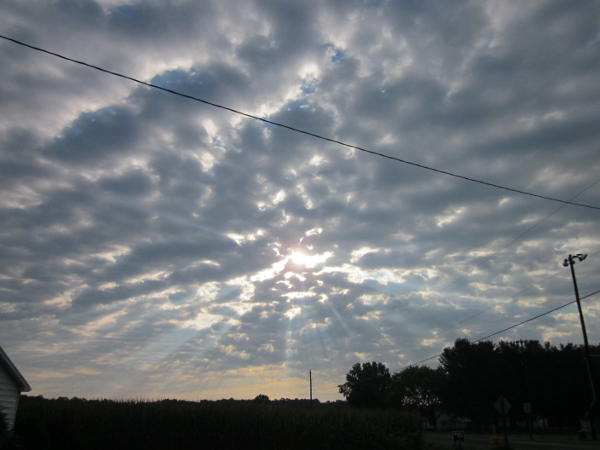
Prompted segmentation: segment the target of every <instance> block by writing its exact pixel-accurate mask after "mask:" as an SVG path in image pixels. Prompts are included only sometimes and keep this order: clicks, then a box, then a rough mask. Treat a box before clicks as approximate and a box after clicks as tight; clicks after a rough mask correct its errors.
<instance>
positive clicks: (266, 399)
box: [254, 394, 270, 403]
mask: <svg viewBox="0 0 600 450" xmlns="http://www.w3.org/2000/svg"><path fill="white" fill-rule="evenodd" d="M269 401H270V400H269V396H268V395H265V394H258V395H257V396H256V397H254V402H256V403H269Z"/></svg>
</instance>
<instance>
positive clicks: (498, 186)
mask: <svg viewBox="0 0 600 450" xmlns="http://www.w3.org/2000/svg"><path fill="white" fill-rule="evenodd" d="M0 38H2V39H4V40H6V41H10V42H13V43H15V44H17V45H21V46H23V47H27V48H29V49H32V50H36V51H38V52H42V53H46V54H48V55H51V56H55V57H57V58H60V59H63V60H66V61H70V62H72V63H75V64H80V65H82V66H86V67H89V68H91V69H95V70H99V71H100V72H104V73H107V74H109V75H113V76H116V77H119V78H124V79H126V80H130V81H133V82H134V83H138V84H141V85H143V86H147V87H150V88H153V89H158V90H161V91H164V92H167V93H169V94H173V95H177V96H179V97H183V98H186V99H189V100H193V101H196V102H200V103H203V104H205V105H209V106H212V107H214V108H219V109H223V110H226V111H229V112H232V113H234V114H238V115H241V116H244V117H247V118H249V119H254V120H258V121H260V122H263V123H267V124H269V125H273V126H276V127H279V128H285V129H287V130H289V131H293V132H295V133H300V134H304V135H306V136H311V137H314V138H316V139H320V140H323V141H326V142H331V143H333V144H338V145H341V146H343V147H347V148H351V149H354V150H358V151H360V152H364V153H369V154H371V155H375V156H379V157H381V158H386V159H389V160H392V161H395V162H399V163H402V164H406V165H409V166H413V167H418V168H420V169H424V170H429V171H431V172H436V173H440V174H443V175H447V176H450V177H454V178H459V179H462V180H465V181H470V182H472V183H478V184H482V185H484V186H488V187H491V188H495V189H501V190H505V191H509V192H513V193H516V194H521V195H527V196H530V197H535V198H539V199H543V200H548V201H552V202H558V203H562V204H565V205H571V206H579V207H582V208H588V209H595V210H600V206H595V205H589V204H586V203H578V202H573V201H569V200H563V199H560V198H556V197H550V196H547V195H542V194H536V193H533V192H528V191H524V190H521V189H516V188H512V187H509V186H504V185H501V184H496V183H491V182H489V181H484V180H480V179H477V178H472V177H468V176H465V175H460V174H458V173H455V172H450V171H448V170H443V169H437V168H435V167H431V166H427V165H425V164H421V163H417V162H414V161H409V160H406V159H402V158H399V157H396V156H392V155H388V154H386V153H382V152H378V151H375V150H369V149H367V148H364V147H360V146H358V145H354V144H348V143H346V142H344V141H340V140H338V139H334V138H330V137H327V136H323V135H321V134H318V133H313V132H311V131H307V130H304V129H301V128H296V127H294V126H292V125H288V124H285V123H282V122H276V121H273V120H269V119H267V118H264V117H260V116H256V115H254V114H250V113H246V112H243V111H240V110H237V109H234V108H231V107H229V106H224V105H220V104H218V103H214V102H211V101H209V100H205V99H202V98H199V97H195V96H193V95H189V94H185V93H183V92H179V91H176V90H173V89H169V88H166V87H162V86H159V85H156V84H153V83H148V82H146V81H142V80H138V79H137V78H134V77H131V76H129V75H124V74H122V73H119V72H115V71H112V70H108V69H105V68H103V67H100V66H96V65H93V64H89V63H87V62H84V61H81V60H77V59H74V58H70V57H68V56H65V55H62V54H60V53H56V52H52V51H50V50H46V49H44V48H41V47H36V46H34V45H31V44H27V43H25V42H23V41H19V40H17V39H14V38H12V37H9V36H4V35H1V34H0Z"/></svg>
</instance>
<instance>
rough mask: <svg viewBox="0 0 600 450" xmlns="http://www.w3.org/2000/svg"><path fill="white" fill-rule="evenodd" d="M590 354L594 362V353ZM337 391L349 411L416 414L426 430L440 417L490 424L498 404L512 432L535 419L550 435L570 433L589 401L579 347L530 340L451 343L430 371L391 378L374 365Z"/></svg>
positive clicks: (353, 373)
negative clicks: (505, 409)
mask: <svg viewBox="0 0 600 450" xmlns="http://www.w3.org/2000/svg"><path fill="white" fill-rule="evenodd" d="M591 353H592V354H595V355H599V354H600V346H591ZM596 362H597V360H596ZM595 373H596V377H597V376H598V375H599V374H600V371H598V368H596V370H595ZM596 384H598V383H597V380H596ZM339 391H340V393H342V394H343V395H344V396H345V397H346V400H347V401H348V403H349V404H350V405H352V406H357V407H363V408H398V409H403V410H407V411H413V412H418V413H419V414H420V415H421V416H422V417H423V418H425V419H427V420H429V422H430V423H431V424H435V422H436V418H437V417H439V416H440V415H441V414H443V413H444V414H447V415H449V416H454V417H462V418H468V419H470V421H471V422H470V423H471V425H472V426H473V428H476V429H477V428H480V429H481V428H485V427H488V426H490V425H492V424H494V423H497V421H498V414H497V412H496V410H495V409H494V403H495V402H496V400H497V399H498V398H499V397H500V396H503V397H504V398H505V399H507V400H508V402H509V403H510V405H511V408H510V411H509V418H510V423H511V424H512V425H513V426H514V425H515V424H517V423H525V422H527V421H532V420H536V419H537V420H538V421H541V423H543V424H544V426H548V427H550V428H573V427H578V426H579V421H580V419H582V418H583V417H584V415H585V413H586V411H587V410H588V407H589V404H590V399H591V390H590V385H589V380H588V376H587V372H586V368H585V365H584V351H583V347H582V346H579V345H573V344H566V345H563V344H561V345H559V346H555V345H551V344H549V343H544V344H541V343H540V342H538V341H533V340H529V341H522V340H520V341H502V342H499V343H497V344H494V343H492V342H489V341H485V342H476V343H475V342H470V341H468V340H466V339H459V340H457V341H456V342H455V343H454V345H453V346H452V347H448V348H445V349H444V351H443V353H442V354H441V356H440V358H439V366H438V367H437V368H430V367H427V366H409V367H407V368H405V369H403V370H401V371H399V372H397V373H394V374H391V373H390V371H389V369H388V368H387V367H386V366H385V365H384V364H382V363H379V362H375V361H373V362H366V363H362V364H360V363H357V364H355V365H354V366H353V367H352V368H351V370H350V371H349V372H348V373H347V375H346V382H345V383H343V384H341V385H339ZM527 405H528V406H527ZM595 416H598V413H597V412H596V414H595Z"/></svg>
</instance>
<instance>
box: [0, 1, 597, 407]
mask: <svg viewBox="0 0 600 450" xmlns="http://www.w3.org/2000/svg"><path fill="white" fill-rule="evenodd" d="M599 18H600V3H598V2H595V1H584V0H582V1H578V2H572V1H554V0H548V1H528V2H521V1H453V2H447V1H428V0H426V1H416V0H412V1H408V0H407V1H358V0H357V1H318V2H317V1H304V2H301V1H291V0H290V1H250V0H248V1H184V0H169V1H165V0H163V1H143V2H130V1H125V0H102V1H101V0H96V1H93V0H89V1H83V0H80V1H76V0H61V1H52V2H50V1H48V2H40V1H30V0H25V1H20V0H19V1H17V0H8V1H3V2H2V3H1V5H0V34H3V35H6V36H10V37H12V38H15V39H19V40H22V41H25V42H27V43H29V44H31V45H34V46H39V47H43V48H46V49H48V50H51V51H54V52H58V53H62V54H64V55H66V56H69V57H72V58H75V59H80V60H84V61H86V62H88V63H90V64H95V65H98V66H102V67H104V68H106V69H109V70H113V71H116V72H121V73H124V74H127V75H129V76H132V77H137V78H139V79H141V80H144V81H147V82H150V83H154V84H157V85H160V86H163V87H166V88H168V89H173V90H177V91H180V92H183V93H186V94H189V95H193V96H196V97H199V98H202V99H205V100H208V101H211V102H214V103H218V104H221V105H225V106H228V107H231V108H236V109H239V110H241V111H244V112H247V113H249V114H255V115H258V116H261V117H266V118H268V119H270V120H273V121H277V122H282V123H285V124H288V125H291V126H294V127H297V128H301V129H304V130H308V131H310V132H313V133H318V134H321V135H324V136H327V137H331V138H334V139H339V140H342V141H344V142H348V143H351V144H353V145H357V146H361V147H365V148H368V149H370V150H374V151H378V152H382V153H385V154H388V155H391V156H394V157H397V158H401V159H404V160H409V161H413V162H416V163H419V164H423V165H427V166H432V167H435V168H437V169H441V170H446V171H450V172H455V173H458V174H460V175H463V176H466V177H473V178H478V179H481V180H485V181H487V182H490V183H496V184H501V185H505V186H510V187H512V188H515V189H520V190H524V191H529V192H534V193H537V194H541V195H547V196H552V197H558V198H561V199H565V200H574V201H577V202H581V203H587V204H590V205H595V206H600V158H599V155H600V153H599V146H600V127H599V126H598V124H599V123H600V83H598V80H599V79H600V58H598V55H599V54H600V19H599ZM0 62H1V65H0V67H1V69H0V73H1V76H0V173H1V175H2V176H1V177H0V186H1V187H0V189H1V193H2V194H1V196H0V345H2V347H3V348H4V349H5V351H6V352H7V353H8V354H9V356H10V357H11V359H12V360H13V361H14V362H15V364H16V365H17V366H18V367H19V369H20V370H21V372H22V373H23V374H24V376H25V377H26V378H27V380H28V381H29V383H30V384H31V385H32V387H33V391H32V392H31V394H33V395H44V396H46V397H57V396H68V397H71V396H78V397H88V398H100V397H104V398H146V399H158V398H167V397H168V398H180V399H190V400H197V399H220V398H230V397H233V398H253V397H255V396H256V395H258V394H260V393H263V394H266V395H268V396H269V397H271V398H282V397H285V398H295V397H299V398H302V397H304V398H306V397H307V396H308V371H309V370H312V373H313V381H314V395H315V397H317V398H319V399H320V400H336V399H340V398H342V397H341V395H340V394H339V393H338V391H337V387H336V385H338V384H341V383H343V382H344V377H345V374H346V373H347V372H348V370H349V369H350V367H351V366H352V365H353V364H354V363H356V362H365V361H379V362H383V363H385V364H386V365H387V366H388V367H389V368H390V370H391V371H392V372H394V371H399V370H401V369H402V368H403V367H405V366H406V365H408V364H410V363H412V362H415V361H418V360H420V359H423V358H426V357H429V356H431V355H435V354H437V353H439V352H441V350H442V349H443V348H444V347H445V346H450V345H452V344H453V342H454V341H455V340H456V339H457V338H468V339H476V338H478V337H481V336H484V335H486V334H489V333H492V332H494V331H496V330H499V329H502V328H505V327H508V326H510V325H512V324H513V323H516V322H519V321H521V320H524V319H527V318H529V317H531V316H534V315H536V314H540V313H543V312H544V311H547V310H549V309H551V308H554V307H556V306H559V305H562V304H565V303H567V302H569V301H571V300H573V298H574V297H573V285H572V281H571V275H570V272H569V269H568V268H565V267H563V266H562V262H563V260H564V258H565V257H567V256H568V255H569V254H575V253H586V254H588V255H589V257H588V258H587V259H586V260H585V261H583V262H579V263H578V264H577V265H576V271H577V275H578V281H579V288H580V291H581V294H582V295H586V294H587V293H590V292H593V291H595V290H597V289H600V280H599V279H598V272H599V269H600V227H599V221H600V211H598V210H593V209H590V208H583V207H576V206H567V205H561V204H560V203H555V202H551V201H546V200H541V199H536V198H533V197H529V196H525V195H520V194H515V193H511V192H508V191H502V190H499V189H495V188H492V187H489V186H483V185H480V184H474V183H471V182H468V181H465V180H461V179H457V178H453V177H450V176H447V175H443V174H439V173H434V172H431V171H427V170H423V169H419V168H416V167H413V166H409V165H406V164H401V163H399V162H396V161H392V160H389V159H384V158H381V157H378V156H375V155H372V154H367V153H364V152H359V151H356V150H353V149H350V148H346V147H342V146H340V145H337V144H334V143H331V142H325V141H322V140H318V139H315V138H313V137H310V136H304V135H299V134H297V133H293V132H291V131H289V130H285V129H281V128H278V127H276V126H273V125H269V124H266V123H263V122H259V121H256V120H252V119H248V118H245V117H242V116H240V115H237V114H234V113H231V112H228V111H225V110H222V109H217V108H214V107H211V106H208V105H205V104H201V103H198V102H194V101H190V100H188V99H184V98H181V97H176V96H173V95H170V94H168V93H165V92H161V91H158V90H155V89H151V88H149V87H146V86H141V85H139V84H136V83H133V82H131V81H127V80H123V79H119V78H116V77H113V76H110V75H107V74H105V73H101V72H99V71H95V70H92V69H90V68H86V67H83V66H80V65H76V64H73V63H70V62H67V61H64V60H60V59H58V58H56V57H52V56H49V55H45V54H42V53H39V52H35V51H32V50H31V49H27V48H25V47H21V46H18V45H16V44H14V43H12V42H8V41H6V40H0ZM584 311H585V318H586V321H587V327H588V333H589V338H590V341H591V342H593V343H596V344H597V343H599V342H600V295H598V296H596V297H590V298H589V299H587V300H586V301H585V302H584ZM578 320H579V319H578V315H577V308H576V306H574V305H571V306H569V307H567V308H564V309H562V310H560V311H558V312H556V313H554V314H552V315H547V316H544V317H543V318H540V319H538V320H536V321H533V322H531V323H528V324H527V325H524V326H522V327H518V328H515V329H513V330H510V331H507V332H504V333H501V334H499V335H498V336H495V337H494V338H493V339H494V340H495V341H498V340H499V339H510V340H513V339H538V340H543V341H549V342H552V343H553V344H559V343H566V342H573V343H576V344H581V343H582V334H581V329H580V326H579V322H578ZM428 364H430V365H432V366H435V365H436V361H435V359H434V360H431V361H429V362H428Z"/></svg>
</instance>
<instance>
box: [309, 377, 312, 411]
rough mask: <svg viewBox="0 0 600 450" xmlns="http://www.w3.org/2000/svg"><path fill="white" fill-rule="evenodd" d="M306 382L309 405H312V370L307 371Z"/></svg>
mask: <svg viewBox="0 0 600 450" xmlns="http://www.w3.org/2000/svg"><path fill="white" fill-rule="evenodd" d="M308 383H309V386H310V406H312V370H309V371H308Z"/></svg>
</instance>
